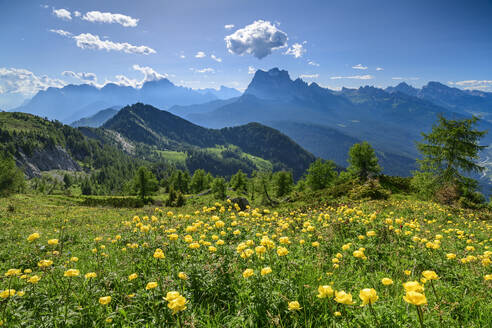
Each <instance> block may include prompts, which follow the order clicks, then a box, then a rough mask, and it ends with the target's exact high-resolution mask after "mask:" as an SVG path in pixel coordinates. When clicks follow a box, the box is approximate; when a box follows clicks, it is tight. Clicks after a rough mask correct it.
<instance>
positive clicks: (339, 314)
mask: <svg viewBox="0 0 492 328" xmlns="http://www.w3.org/2000/svg"><path fill="white" fill-rule="evenodd" d="M333 315H334V316H335V317H340V316H342V313H341V312H339V311H335V312H334V313H333Z"/></svg>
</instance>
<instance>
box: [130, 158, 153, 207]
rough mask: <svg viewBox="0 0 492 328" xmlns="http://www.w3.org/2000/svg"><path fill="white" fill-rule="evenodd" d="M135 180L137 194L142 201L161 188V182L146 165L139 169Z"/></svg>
mask: <svg viewBox="0 0 492 328" xmlns="http://www.w3.org/2000/svg"><path fill="white" fill-rule="evenodd" d="M133 181H134V186H135V189H136V191H137V194H138V196H139V197H140V199H141V200H142V201H145V200H146V199H147V197H148V196H149V195H151V194H152V193H153V192H155V191H157V190H158V188H159V183H158V182H157V179H156V178H155V176H154V174H153V173H152V172H151V171H149V170H148V169H147V168H146V167H145V166H141V167H140V168H139V169H138V171H137V173H136V174H135V177H134V180H133Z"/></svg>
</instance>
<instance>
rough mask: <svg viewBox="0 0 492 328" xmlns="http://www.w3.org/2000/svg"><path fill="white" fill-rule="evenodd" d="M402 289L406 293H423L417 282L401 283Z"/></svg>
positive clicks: (422, 287) (422, 288)
mask: <svg viewBox="0 0 492 328" xmlns="http://www.w3.org/2000/svg"><path fill="white" fill-rule="evenodd" d="M403 288H405V291H406V292H410V291H411V292H418V293H422V292H423V291H424V286H422V285H421V284H419V282H418V281H407V282H405V283H403Z"/></svg>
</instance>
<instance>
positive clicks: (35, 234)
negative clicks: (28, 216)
mask: <svg viewBox="0 0 492 328" xmlns="http://www.w3.org/2000/svg"><path fill="white" fill-rule="evenodd" d="M39 237H40V235H39V233H37V232H35V233H32V234H30V235H29V237H27V241H29V242H32V241H35V240H36V239H39Z"/></svg>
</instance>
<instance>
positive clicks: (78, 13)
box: [73, 10, 82, 17]
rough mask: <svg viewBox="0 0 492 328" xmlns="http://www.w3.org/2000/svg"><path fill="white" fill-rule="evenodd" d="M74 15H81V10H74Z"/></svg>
mask: <svg viewBox="0 0 492 328" xmlns="http://www.w3.org/2000/svg"><path fill="white" fill-rule="evenodd" d="M73 15H74V16H75V17H80V16H81V15H82V14H81V13H80V11H77V10H76V11H74V12H73Z"/></svg>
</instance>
